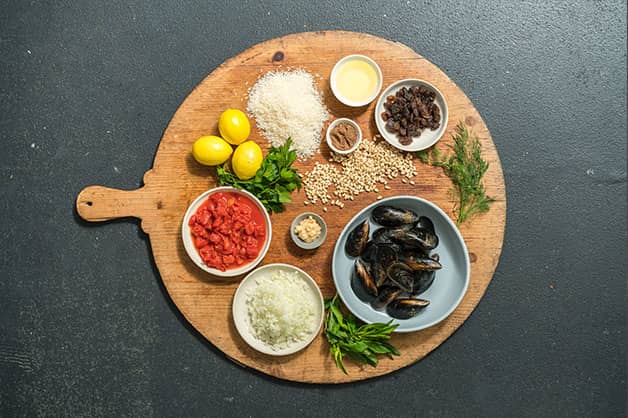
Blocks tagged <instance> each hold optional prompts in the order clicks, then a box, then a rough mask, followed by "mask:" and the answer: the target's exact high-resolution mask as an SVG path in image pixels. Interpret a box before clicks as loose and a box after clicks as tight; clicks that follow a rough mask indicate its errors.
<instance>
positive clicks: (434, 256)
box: [430, 253, 440, 263]
mask: <svg viewBox="0 0 628 418" xmlns="http://www.w3.org/2000/svg"><path fill="white" fill-rule="evenodd" d="M430 258H431V259H432V260H435V261H438V262H439V263H440V254H438V253H434V254H432V255H430Z"/></svg>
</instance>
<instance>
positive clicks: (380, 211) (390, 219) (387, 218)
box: [371, 205, 419, 226]
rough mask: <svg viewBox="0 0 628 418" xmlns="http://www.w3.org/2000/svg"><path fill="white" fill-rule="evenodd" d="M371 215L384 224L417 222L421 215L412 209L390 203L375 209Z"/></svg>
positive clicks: (393, 224) (398, 224) (399, 224)
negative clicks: (390, 204)
mask: <svg viewBox="0 0 628 418" xmlns="http://www.w3.org/2000/svg"><path fill="white" fill-rule="evenodd" d="M371 217H372V218H373V220H374V221H375V222H377V223H378V224H380V225H383V226H401V225H407V224H415V223H417V221H418V220H419V216H418V215H417V214H416V213H414V212H413V211H411V210H408V209H401V208H397V207H394V206H388V205H382V206H378V207H376V208H375V209H373V212H372V213H371Z"/></svg>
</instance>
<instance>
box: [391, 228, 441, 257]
mask: <svg viewBox="0 0 628 418" xmlns="http://www.w3.org/2000/svg"><path fill="white" fill-rule="evenodd" d="M390 239H391V240H393V241H394V242H396V243H398V244H400V245H402V246H404V247H406V248H419V249H421V250H423V251H425V252H429V251H430V250H432V249H434V248H436V247H437V246H438V236H436V234H432V233H431V232H430V231H428V230H427V229H423V228H412V229H411V230H409V231H400V232H398V233H391V234H390Z"/></svg>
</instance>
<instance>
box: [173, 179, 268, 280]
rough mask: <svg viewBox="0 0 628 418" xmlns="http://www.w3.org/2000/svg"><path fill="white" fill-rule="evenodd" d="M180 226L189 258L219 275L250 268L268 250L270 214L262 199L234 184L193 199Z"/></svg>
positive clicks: (236, 272)
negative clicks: (234, 186)
mask: <svg viewBox="0 0 628 418" xmlns="http://www.w3.org/2000/svg"><path fill="white" fill-rule="evenodd" d="M181 229H182V235H183V245H184V247H185V251H186V252H187V253H188V255H189V256H190V258H191V259H192V261H193V262H194V263H195V264H196V265H197V266H198V267H200V268H201V269H203V270H205V271H206V272H208V273H210V274H212V275H214V276H220V277H234V276H239V275H241V274H244V273H246V272H248V271H249V270H251V269H253V268H254V267H255V266H256V265H258V264H259V262H260V261H262V259H263V258H264V256H265V255H266V253H267V252H268V247H269V246H270V240H271V238H272V226H271V224H270V216H269V215H268V212H267V211H266V209H265V208H264V205H263V204H262V202H260V201H259V199H257V198H256V197H255V196H253V195H252V194H251V193H249V192H247V191H245V190H238V189H235V188H233V187H217V188H215V189H211V190H208V191H206V192H205V193H203V194H201V195H200V196H199V197H197V198H196V199H194V201H193V202H192V204H191V205H190V207H189V208H188V210H187V212H186V213H185V216H184V218H183V225H182V228H181Z"/></svg>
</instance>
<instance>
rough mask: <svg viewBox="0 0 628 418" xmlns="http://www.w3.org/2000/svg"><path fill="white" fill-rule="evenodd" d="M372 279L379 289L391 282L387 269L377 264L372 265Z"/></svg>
mask: <svg viewBox="0 0 628 418" xmlns="http://www.w3.org/2000/svg"><path fill="white" fill-rule="evenodd" d="M371 277H372V278H373V280H374V281H375V286H377V288H378V289H379V288H380V287H381V286H383V285H385V284H386V283H387V282H389V280H388V273H387V272H386V268H385V267H384V266H383V265H381V264H379V263H377V262H374V263H373V264H372V265H371Z"/></svg>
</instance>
